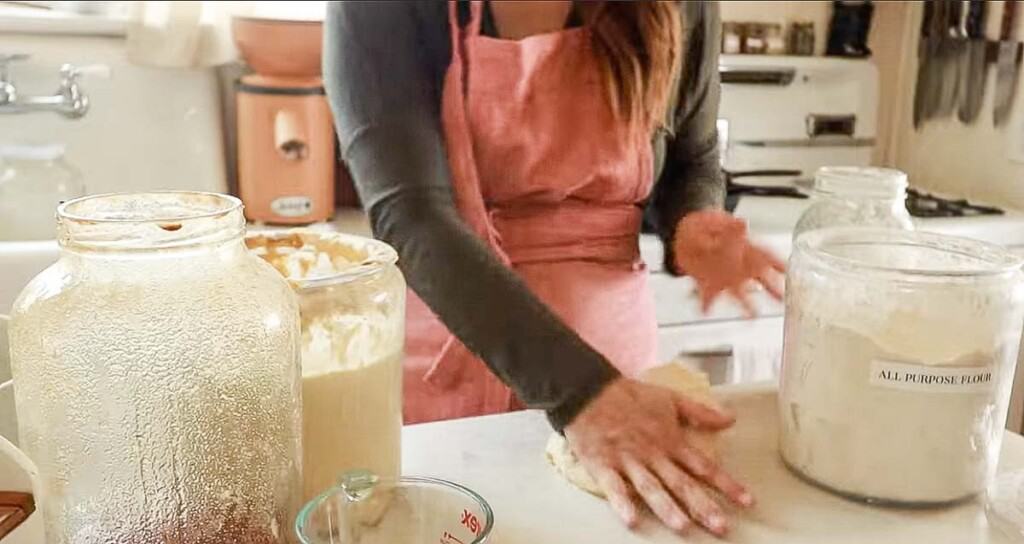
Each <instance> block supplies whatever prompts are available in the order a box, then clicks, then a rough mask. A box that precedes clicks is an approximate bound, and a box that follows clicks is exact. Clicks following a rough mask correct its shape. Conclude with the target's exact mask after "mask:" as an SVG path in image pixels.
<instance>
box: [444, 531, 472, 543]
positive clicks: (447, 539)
mask: <svg viewBox="0 0 1024 544" xmlns="http://www.w3.org/2000/svg"><path fill="white" fill-rule="evenodd" d="M440 543H441V544H466V543H465V542H463V541H461V540H459V539H458V538H455V535H453V534H451V533H449V532H448V531H445V532H444V533H443V534H441V540H440Z"/></svg>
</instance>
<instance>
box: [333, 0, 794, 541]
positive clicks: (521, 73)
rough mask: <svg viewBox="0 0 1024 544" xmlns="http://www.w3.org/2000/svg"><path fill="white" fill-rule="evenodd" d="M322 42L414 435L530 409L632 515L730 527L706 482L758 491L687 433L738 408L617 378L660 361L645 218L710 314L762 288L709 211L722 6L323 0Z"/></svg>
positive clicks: (759, 253)
mask: <svg viewBox="0 0 1024 544" xmlns="http://www.w3.org/2000/svg"><path fill="white" fill-rule="evenodd" d="M326 28H327V43H326V46H325V51H324V54H325V59H324V73H325V77H326V81H327V91H328V95H329V98H330V101H331V105H332V108H333V111H334V118H335V120H336V123H337V129H338V136H339V139H340V142H341V147H342V152H343V156H344V159H345V160H346V161H347V163H348V165H349V168H350V169H351V172H352V175H353V178H354V179H355V182H356V185H357V188H358V190H359V193H360V196H361V198H362V201H363V204H364V206H365V207H366V209H367V210H368V212H369V215H370V218H371V221H372V224H373V229H374V233H375V235H376V236H377V237H379V238H381V239H383V240H385V241H387V242H388V243H390V244H392V245H393V246H394V247H395V248H396V249H397V250H398V253H399V255H400V264H401V267H402V270H403V271H404V273H405V275H406V278H407V280H408V282H409V284H410V286H411V288H412V290H413V291H414V293H415V295H416V296H413V297H411V299H412V300H411V301H410V304H409V311H408V314H409V315H408V331H407V359H406V361H405V376H404V379H405V398H404V405H405V419H406V423H415V422H424V421H433V420H440V419H447V418H455V417H465V416H473V415H481V414H492V413H499V412H505V411H508V410H514V409H518V408H521V407H523V406H526V407H530V408H538V409H543V410H545V411H546V412H547V414H548V417H549V419H550V421H551V424H552V426H553V427H554V428H555V430H557V431H559V432H562V433H564V435H565V437H566V440H567V445H568V446H569V447H570V448H571V450H572V452H573V453H574V454H575V456H576V458H577V459H578V460H579V461H580V462H581V463H582V465H583V466H584V467H585V468H586V470H587V472H588V473H589V474H590V475H591V476H593V479H594V481H595V483H596V485H597V486H599V487H600V489H601V491H602V492H603V494H604V495H606V496H607V497H608V499H609V501H610V503H611V505H612V507H613V508H614V510H615V511H616V512H617V513H618V514H619V515H620V516H621V517H622V519H623V520H624V521H625V522H626V523H627V524H629V525H633V524H635V523H636V522H637V518H638V512H639V510H638V505H637V504H635V503H634V502H633V500H632V499H631V497H632V496H634V494H635V495H637V496H639V497H640V498H641V499H642V500H643V501H644V502H645V503H646V505H647V506H648V507H650V509H651V510H652V511H653V512H654V513H655V514H656V515H657V516H658V517H659V518H660V519H661V520H662V521H663V522H664V523H665V524H666V525H667V526H669V527H671V528H672V529H675V530H678V531H682V530H684V529H685V528H686V527H687V526H688V525H691V524H692V523H694V522H696V523H698V524H700V525H702V526H704V527H705V528H707V529H708V530H710V531H711V532H713V533H716V534H724V533H725V532H726V531H727V529H728V522H727V520H726V518H725V516H724V514H723V510H722V508H721V506H720V505H719V504H717V503H716V501H715V500H714V499H713V498H712V495H713V494H714V491H713V490H717V491H718V492H720V493H721V494H722V495H723V496H724V497H726V498H728V499H729V500H731V501H732V502H734V503H736V504H738V505H742V506H749V505H750V504H752V502H753V498H752V497H751V495H750V494H749V493H748V492H747V491H746V489H745V488H744V487H743V486H742V485H741V484H739V483H738V482H736V481H735V480H734V479H733V478H731V477H730V476H729V475H728V474H726V473H725V472H724V471H722V470H721V469H720V468H719V467H718V466H717V465H716V464H715V462H714V461H713V460H712V459H710V458H709V457H708V456H706V455H704V454H703V453H701V452H700V450H699V449H697V448H696V447H695V446H694V445H693V443H692V439H690V438H689V435H686V434H684V432H683V430H684V427H691V428H705V429H712V430H717V429H723V428H726V427H728V426H729V425H731V424H732V418H731V416H729V415H728V414H725V413H723V412H722V411H720V410H718V409H715V408H713V407H710V406H708V405H705V404H703V403H701V402H699V401H697V400H696V399H694V398H692V397H688V396H686V395H683V394H680V393H678V392H674V391H671V390H669V389H666V388H662V387H658V386H655V385H649V384H645V383H641V382H639V381H636V380H634V379H632V377H633V376H636V375H638V373H639V372H640V371H642V370H644V369H645V368H648V367H650V366H652V365H654V364H655V363H656V349H655V348H656V337H655V335H656V328H657V325H656V322H655V315H654V303H653V300H652V298H651V295H650V293H649V292H648V286H647V279H646V278H647V273H646V272H645V271H644V269H643V266H642V264H641V261H640V256H639V243H638V239H639V233H640V227H641V221H642V217H643V215H644V210H645V208H649V211H650V212H651V216H652V217H653V218H655V223H656V224H657V227H658V229H659V231H660V235H661V237H662V239H663V240H664V242H665V246H666V248H667V250H668V251H666V267H667V269H668V270H669V271H671V272H673V273H675V274H683V273H685V274H688V275H690V276H692V277H693V278H694V279H695V281H696V282H697V285H698V287H699V289H700V292H701V297H702V300H703V302H704V304H705V307H706V306H707V305H709V304H710V303H711V302H712V300H713V299H714V298H715V297H716V296H717V295H718V294H720V293H723V292H724V293H728V294H731V295H733V296H736V297H738V298H739V299H740V301H741V302H743V303H744V304H745V305H747V306H748V307H749V306H750V302H749V300H747V298H746V296H745V294H744V293H745V292H746V290H747V287H748V285H747V284H748V283H750V282H760V283H762V284H764V286H765V287H766V288H767V289H768V290H769V291H770V292H772V293H773V294H776V295H777V294H778V285H777V282H778V278H777V273H778V271H781V270H782V265H781V263H779V262H778V261H777V260H776V259H774V258H773V257H771V256H770V255H769V254H767V253H766V252H765V251H763V250H761V249H759V248H757V247H754V246H752V245H751V244H750V243H749V242H748V240H747V237H746V228H745V225H744V223H743V222H741V221H739V220H737V219H735V218H733V217H732V216H730V215H728V214H727V213H725V212H724V211H722V209H721V207H722V203H723V200H724V193H725V190H724V189H725V187H724V181H723V179H722V176H721V174H720V170H719V165H718V150H717V138H716V132H715V121H716V118H717V114H718V111H717V110H718V95H719V80H718V50H717V49H718V42H719V19H718V6H717V5H716V4H714V3H706V2H678V3H677V2H650V1H641V2H603V1H580V2H572V1H546V2H518V1H516V2H513V1H508V2H506V1H497V0H493V1H486V2H479V1H473V2H469V1H450V2H416V1H410V2H339V3H333V4H332V5H331V7H330V10H329V13H328V20H327V27H326Z"/></svg>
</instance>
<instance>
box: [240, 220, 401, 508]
mask: <svg viewBox="0 0 1024 544" xmlns="http://www.w3.org/2000/svg"><path fill="white" fill-rule="evenodd" d="M246 243H247V244H248V245H249V247H250V249H251V250H252V251H253V252H254V253H256V254H257V255H259V256H260V257H262V258H264V259H265V260H266V261H267V262H269V263H270V264H272V265H273V266H274V267H275V268H276V269H277V270H278V272H280V273H281V274H282V275H283V276H284V277H286V278H288V281H289V283H291V284H292V286H293V287H294V288H295V291H296V292H297V293H298V295H299V305H300V313H301V316H302V413H303V418H302V421H303V425H302V445H303V471H304V474H303V482H304V483H303V488H304V492H303V495H304V497H305V499H306V500H310V499H312V498H313V497H316V496H317V495H319V494H320V493H322V492H324V491H325V490H327V489H329V488H331V487H334V486H335V485H337V483H338V478H340V477H341V475H342V474H344V473H346V472H349V471H352V470H369V471H372V472H373V473H375V474H378V475H380V476H382V477H384V478H391V479H394V478H398V476H399V469H400V468H401V460H402V456H401V435H402V354H403V347H404V339H405V292H406V289H405V280H404V279H403V278H402V274H401V272H399V271H398V267H397V266H395V263H396V262H397V260H398V255H397V254H396V253H395V250H394V249H392V248H391V246H388V245H387V244H385V243H383V242H378V241H376V240H371V239H368V238H362V237H358V236H350V235H346V234H339V233H328V232H316V231H312V230H307V229H297V230H291V231H286V232H281V233H276V234H275V233H261V234H253V235H250V236H249V237H248V239H247V240H246Z"/></svg>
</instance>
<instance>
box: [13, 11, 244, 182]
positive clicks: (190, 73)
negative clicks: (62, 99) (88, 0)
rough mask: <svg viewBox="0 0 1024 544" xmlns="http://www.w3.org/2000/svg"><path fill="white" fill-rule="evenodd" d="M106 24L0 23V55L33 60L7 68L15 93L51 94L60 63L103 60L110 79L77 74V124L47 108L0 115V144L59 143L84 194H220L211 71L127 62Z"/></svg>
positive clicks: (220, 151)
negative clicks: (30, 27) (36, 26)
mask: <svg viewBox="0 0 1024 544" xmlns="http://www.w3.org/2000/svg"><path fill="white" fill-rule="evenodd" d="M0 19H3V18H2V17H0ZM24 26H25V25H22V27H24ZM110 26H111V25H109V24H108V25H105V26H103V28H102V30H97V31H95V32H90V30H89V29H88V28H83V29H81V30H80V31H78V33H71V34H67V33H65V34H47V33H43V30H39V31H38V32H13V31H12V29H15V28H18V26H17V25H14V24H13V23H11V21H10V20H9V19H8V20H6V21H5V20H0V54H11V53H28V54H30V55H32V57H31V58H30V59H29V60H27V61H24V62H18V63H14V64H13V65H12V66H11V69H10V72H11V75H12V77H13V79H14V81H15V84H16V85H17V88H18V91H19V93H20V94H21V95H23V96H27V95H40V94H47V95H49V94H53V92H54V91H55V90H56V88H57V85H58V75H57V72H58V69H59V68H60V66H61V64H64V63H71V64H76V65H89V64H105V65H107V66H109V67H110V70H111V77H110V79H100V78H90V77H88V76H85V77H83V79H82V88H83V89H84V90H85V93H86V94H87V95H88V97H89V99H90V102H91V108H90V111H89V112H88V113H87V114H86V116H85V117H84V118H82V119H78V120H68V119H65V118H63V117H61V116H59V115H57V114H55V113H49V112H44V113H29V114H18V115H7V114H0V144H2V143H20V142H29V143H50V142H60V143H64V144H65V145H66V146H67V159H68V161H69V162H71V163H72V164H73V165H75V166H76V167H78V168H79V169H80V170H81V171H82V173H83V176H84V180H85V184H86V189H87V191H88V192H90V193H105V192H114V191H138V190H152V189H190V190H207V191H224V190H225V189H226V182H225V159H224V145H223V142H222V129H221V113H220V110H221V107H220V99H219V91H218V84H217V78H216V75H215V73H214V71H213V70H212V69H197V70H182V69H162V68H150V67H143V66H137V65H133V64H131V63H129V62H128V60H127V59H126V57H125V53H124V47H123V44H124V38H123V36H121V35H117V34H119V33H118V32H117V31H116V30H113V31H112V30H111V28H110ZM44 28H45V27H44ZM65 30H66V29H65ZM73 30H74V29H73Z"/></svg>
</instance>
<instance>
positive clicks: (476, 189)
mask: <svg viewBox="0 0 1024 544" xmlns="http://www.w3.org/2000/svg"><path fill="white" fill-rule="evenodd" d="M458 3H459V2H458V0H449V1H448V21H449V26H450V27H451V34H452V64H451V70H449V71H448V74H447V77H450V78H452V79H453V81H450V82H447V84H446V87H447V86H448V85H454V86H453V88H456V89H459V92H457V93H456V92H445V93H443V94H444V96H443V99H442V101H443V104H442V109H443V110H444V115H443V118H444V119H443V122H444V125H445V127H444V128H445V131H444V132H445V136H446V137H447V138H448V139H449V141H448V142H447V149H448V164H449V167H450V168H451V184H452V191H453V192H454V194H455V203H456V205H457V206H458V208H459V215H461V216H462V219H463V220H464V221H465V222H466V223H467V224H468V225H469V226H470V228H472V229H473V232H475V233H476V234H477V235H478V236H480V238H482V239H483V240H484V241H485V242H486V243H487V245H488V246H489V247H490V248H491V250H493V251H494V253H495V254H496V255H497V256H498V258H499V259H500V260H501V262H502V263H504V264H505V265H509V264H511V260H510V259H509V258H508V255H506V254H505V252H504V251H503V250H502V248H501V238H500V236H499V235H498V231H497V230H496V229H495V228H494V224H493V222H492V221H491V218H490V212H489V211H488V210H487V205H486V204H485V202H484V196H483V191H482V189H481V188H480V176H479V173H478V172H477V168H476V158H475V157H474V156H473V142H472V138H471V136H470V133H469V123H468V121H467V119H466V84H467V78H466V70H467V68H466V62H465V54H466V47H467V46H468V45H467V43H466V39H465V38H466V37H469V36H476V35H477V34H479V32H480V28H481V19H482V18H483V11H484V10H483V7H484V4H483V1H482V0H473V1H472V3H471V4H470V11H471V14H472V17H471V18H470V21H469V25H468V27H467V29H466V30H465V31H463V30H462V28H460V27H459V17H458Z"/></svg>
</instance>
